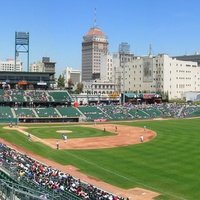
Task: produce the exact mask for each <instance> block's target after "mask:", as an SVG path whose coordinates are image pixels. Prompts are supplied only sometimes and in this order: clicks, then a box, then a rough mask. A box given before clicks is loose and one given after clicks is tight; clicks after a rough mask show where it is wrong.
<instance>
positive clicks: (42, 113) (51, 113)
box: [35, 107, 59, 118]
mask: <svg viewBox="0 0 200 200" xmlns="http://www.w3.org/2000/svg"><path fill="white" fill-rule="evenodd" d="M35 111H36V113H37V115H38V116H39V117H49V118H51V117H59V114H58V113H57V112H56V110H55V109H54V108H51V107H50V108H35Z"/></svg>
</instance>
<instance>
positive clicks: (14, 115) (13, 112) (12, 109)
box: [11, 108, 17, 118]
mask: <svg viewBox="0 0 200 200" xmlns="http://www.w3.org/2000/svg"><path fill="white" fill-rule="evenodd" d="M11 112H12V114H13V117H14V118H16V117H17V115H16V114H15V111H14V108H11Z"/></svg>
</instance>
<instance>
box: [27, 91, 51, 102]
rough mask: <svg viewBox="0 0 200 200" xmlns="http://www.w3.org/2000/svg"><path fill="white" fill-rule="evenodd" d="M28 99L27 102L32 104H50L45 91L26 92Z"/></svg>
mask: <svg viewBox="0 0 200 200" xmlns="http://www.w3.org/2000/svg"><path fill="white" fill-rule="evenodd" d="M25 95H26V97H27V101H31V102H48V101H49V99H48V94H47V92H46V91H43V90H38V91H36V90H31V91H26V94H25Z"/></svg>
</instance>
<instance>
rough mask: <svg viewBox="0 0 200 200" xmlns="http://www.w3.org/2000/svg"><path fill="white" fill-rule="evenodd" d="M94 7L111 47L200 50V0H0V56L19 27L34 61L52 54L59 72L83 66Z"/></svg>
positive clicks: (7, 52) (8, 52)
mask: <svg viewBox="0 0 200 200" xmlns="http://www.w3.org/2000/svg"><path fill="white" fill-rule="evenodd" d="M95 8H96V24H97V26H98V27H99V28H101V29H102V31H103V32H104V33H105V34H106V36H107V37H108V41H109V51H110V52H111V53H113V52H117V51H118V46H119V44H120V43H121V42H128V43H129V44H130V46H131V51H132V52H133V53H134V54H135V55H138V56H142V55H147V54H148V49H149V45H150V44H151V46H152V52H153V54H155V55H156V54H159V53H166V54H168V55H170V56H174V55H186V54H187V55H189V54H194V53H195V52H200V22H199V21H200V12H199V8H200V1H199V0H73V1H72V0H0V27H1V28H0V30H1V31H0V60H5V59H7V58H14V55H15V54H14V52H15V32H29V35H30V63H33V62H35V61H39V60H41V59H42V57H44V56H48V57H50V58H51V61H55V62H56V75H57V76H58V75H59V74H61V73H62V71H63V70H64V68H65V67H66V66H70V67H73V68H74V69H81V43H82V41H83V36H84V35H85V34H86V33H87V32H88V30H89V29H90V28H91V27H92V26H93V25H94V13H95V12H94V10H95ZM24 57H25V54H20V56H19V58H21V59H22V61H23V60H24V62H26V61H25V58H24ZM24 70H26V69H25V67H24Z"/></svg>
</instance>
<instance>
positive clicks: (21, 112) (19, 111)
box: [14, 108, 36, 118]
mask: <svg viewBox="0 0 200 200" xmlns="http://www.w3.org/2000/svg"><path fill="white" fill-rule="evenodd" d="M14 112H15V114H16V117H18V118H19V117H36V116H35V113H34V112H33V110H32V109H31V108H15V109H14Z"/></svg>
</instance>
